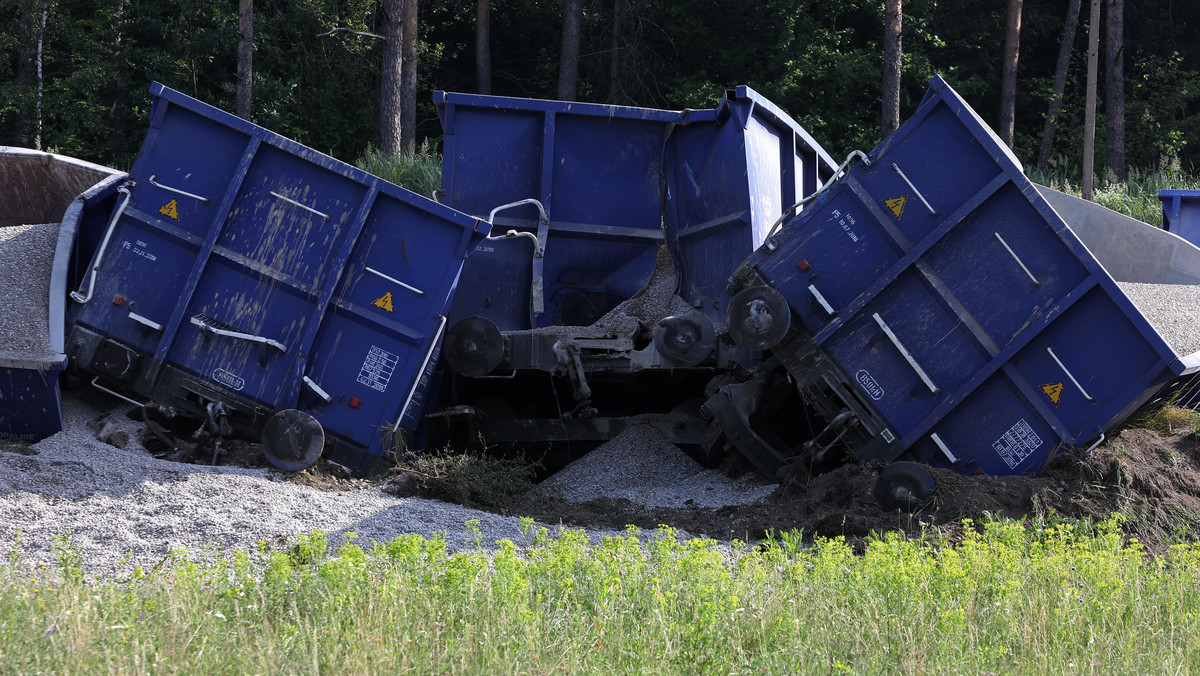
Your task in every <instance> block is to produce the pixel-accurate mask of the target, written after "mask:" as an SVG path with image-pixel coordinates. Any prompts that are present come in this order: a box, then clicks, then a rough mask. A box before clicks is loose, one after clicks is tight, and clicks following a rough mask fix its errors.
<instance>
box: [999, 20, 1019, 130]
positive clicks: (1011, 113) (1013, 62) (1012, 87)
mask: <svg viewBox="0 0 1200 676" xmlns="http://www.w3.org/2000/svg"><path fill="white" fill-rule="evenodd" d="M1021 3H1022V0H1008V23H1007V24H1006V25H1005V29H1004V63H1003V69H1002V71H1001V74H1000V140H1002V141H1004V143H1005V144H1006V145H1008V147H1009V148H1011V147H1012V146H1013V134H1014V128H1013V127H1014V125H1013V122H1014V120H1015V118H1016V113H1017V60H1018V59H1019V58H1020V53H1021Z"/></svg>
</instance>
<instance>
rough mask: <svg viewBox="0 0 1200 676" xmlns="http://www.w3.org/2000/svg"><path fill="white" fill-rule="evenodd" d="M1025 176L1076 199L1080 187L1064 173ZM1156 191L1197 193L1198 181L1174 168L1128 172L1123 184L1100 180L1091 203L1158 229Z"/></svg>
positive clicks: (1160, 220)
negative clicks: (1193, 191)
mask: <svg viewBox="0 0 1200 676" xmlns="http://www.w3.org/2000/svg"><path fill="white" fill-rule="evenodd" d="M1028 175H1029V179H1030V180H1031V181H1033V182H1034V183H1040V184H1042V185H1045V186H1048V187H1050V188H1054V189H1055V190H1061V191H1062V192H1065V193H1068V194H1071V195H1075V196H1076V197H1078V196H1079V194H1080V191H1081V187H1080V185H1079V184H1078V183H1075V182H1072V179H1071V178H1070V177H1069V176H1068V175H1067V174H1065V173H1063V172H1054V171H1050V172H1046V173H1039V172H1038V171H1036V170H1030V171H1029V173H1028ZM1076 180H1077V179H1076ZM1159 190H1200V178H1197V177H1196V176H1194V175H1192V174H1190V173H1187V172H1184V171H1182V170H1181V169H1180V168H1179V167H1178V166H1177V165H1168V166H1167V167H1166V168H1164V169H1161V170H1157V171H1147V170H1142V169H1131V170H1130V171H1129V174H1128V176H1127V177H1126V180H1125V182H1124V183H1117V182H1116V181H1113V180H1105V179H1103V178H1101V179H1099V180H1098V181H1097V184H1096V189H1095V197H1094V201H1095V202H1096V204H1099V205H1101V206H1104V207H1108V208H1109V209H1112V210H1113V211H1116V212H1118V213H1121V214H1125V215H1126V216H1129V217H1131V218H1136V219H1137V220H1139V221H1142V222H1143V223H1149V224H1150V225H1153V226H1156V227H1160V228H1161V227H1163V217H1162V202H1161V201H1159V199H1158V191H1159Z"/></svg>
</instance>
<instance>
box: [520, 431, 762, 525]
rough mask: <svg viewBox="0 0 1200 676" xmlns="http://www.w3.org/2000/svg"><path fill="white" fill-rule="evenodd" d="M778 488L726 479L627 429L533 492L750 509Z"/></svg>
mask: <svg viewBox="0 0 1200 676" xmlns="http://www.w3.org/2000/svg"><path fill="white" fill-rule="evenodd" d="M778 487H779V484H778V483H773V482H770V481H768V480H767V479H766V478H764V477H762V476H760V475H759V474H758V473H756V472H752V473H750V474H747V475H746V476H743V477H741V478H739V479H730V478H729V477H727V476H726V475H725V474H723V473H722V472H719V471H716V470H708V469H705V468H704V467H703V466H702V465H701V464H700V463H698V462H696V461H695V460H693V459H692V457H691V456H689V455H688V454H686V453H684V452H683V451H681V450H680V449H679V448H678V447H677V446H675V445H674V444H672V443H670V442H669V441H667V439H666V437H664V436H663V434H662V432H660V431H658V430H657V429H655V428H653V427H650V426H648V425H638V426H635V427H630V428H629V429H627V430H625V431H624V432H622V433H621V434H619V435H617V436H616V437H613V438H612V439H610V440H609V441H608V442H606V443H604V444H603V445H601V446H599V447H597V448H596V449H594V450H592V451H591V452H589V453H588V454H587V455H585V456H583V457H582V458H580V459H578V460H576V461H575V462H573V463H571V464H570V465H567V466H566V467H564V468H563V469H562V470H560V471H558V472H557V473H555V474H554V475H553V476H551V477H550V478H548V479H546V480H545V481H543V482H542V483H541V484H539V485H538V486H537V488H536V489H534V490H535V491H536V492H539V493H542V494H545V495H552V496H556V497H561V498H563V499H564V500H568V501H571V502H588V501H591V500H595V499H597V498H601V497H607V498H625V499H626V500H629V501H631V502H634V503H637V504H639V505H645V506H646V507H679V508H682V507H706V508H717V507H724V506H727V505H748V504H751V503H754V502H758V501H759V500H762V499H763V498H766V497H767V496H769V495H770V494H771V493H773V492H774V491H775V489H776V488H778Z"/></svg>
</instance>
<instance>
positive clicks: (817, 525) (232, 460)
mask: <svg viewBox="0 0 1200 676" xmlns="http://www.w3.org/2000/svg"><path fill="white" fill-rule="evenodd" d="M0 450H4V451H10V452H16V453H22V452H29V450H27V444H24V443H22V442H18V441H15V440H5V441H3V442H0ZM164 451H166V449H160V450H159V454H160V456H162V457H171V458H172V459H178V460H183V461H189V462H196V463H200V464H209V463H210V462H211V461H212V460H211V447H204V446H203V445H202V446H200V447H198V446H197V445H196V444H192V443H180V444H179V446H178V447H177V449H176V450H173V451H171V452H164ZM217 463H218V464H229V465H238V466H248V467H265V466H267V463H266V461H265V459H264V457H263V455H262V452H261V448H260V447H259V446H258V444H253V443H248V442H243V441H234V440H223V441H222V442H221V452H220V453H219V455H218V459H217ZM880 469H882V466H881V465H869V464H849V465H844V466H842V467H839V468H837V469H835V470H833V471H831V472H828V473H825V474H820V475H816V476H812V477H798V478H796V479H794V480H793V481H790V482H788V483H786V484H784V485H781V486H780V488H779V489H778V490H777V491H775V493H774V494H773V495H771V496H770V497H769V498H768V499H766V500H764V501H763V502H761V503H758V504H754V505H747V506H728V507H722V508H719V509H705V508H696V507H687V508H683V509H661V508H648V507H645V506H642V505H638V504H635V503H633V502H630V501H628V500H623V499H603V498H602V499H599V500H594V501H592V502H587V503H571V502H567V501H565V500H562V499H557V498H545V497H541V498H523V499H520V500H517V501H515V502H512V503H511V504H508V505H506V506H505V507H504V508H502V509H498V510H496V511H498V512H500V513H502V514H505V515H521V516H531V517H533V518H535V519H537V520H538V521H541V522H543V523H549V524H563V525H567V526H591V527H611V528H623V527H625V526H626V525H634V526H638V527H640V528H644V529H649V528H655V527H657V526H659V525H668V526H672V527H674V528H678V529H680V530H683V531H686V532H687V533H690V534H691V535H695V536H708V537H713V538H718V539H731V538H737V539H741V540H744V541H750V540H757V539H761V538H762V537H764V536H765V535H766V534H767V533H769V532H782V531H788V530H792V529H798V530H800V531H802V532H803V533H804V535H805V536H806V537H813V536H823V537H837V536H844V537H845V538H846V539H847V540H849V541H850V542H852V543H860V542H862V540H863V539H864V538H866V537H867V536H868V535H870V534H871V533H882V532H885V531H890V530H902V531H905V532H907V533H909V534H913V535H916V534H920V533H922V532H924V533H938V534H941V535H944V536H948V537H951V538H953V537H954V535H955V533H956V532H958V531H960V530H961V528H962V525H961V524H962V520H963V519H973V520H975V521H980V520H984V519H988V518H991V517H1008V518H1012V519H1017V520H1025V521H1027V522H1029V523H1036V522H1037V521H1038V520H1053V519H1056V518H1075V519H1090V520H1092V521H1102V520H1104V519H1107V518H1109V517H1110V516H1111V515H1112V514H1114V513H1120V514H1121V515H1122V516H1124V517H1125V518H1126V524H1125V527H1126V530H1127V532H1128V533H1129V535H1130V536H1131V537H1136V538H1138V539H1139V540H1140V541H1141V542H1142V543H1143V544H1144V545H1145V547H1146V548H1147V550H1148V551H1151V552H1160V551H1162V550H1163V549H1164V548H1165V547H1166V546H1168V545H1169V544H1170V543H1172V542H1179V541H1191V540H1200V441H1198V440H1197V437H1196V435H1194V434H1192V433H1191V432H1175V433H1158V432H1155V431H1152V430H1149V429H1144V428H1129V429H1125V430H1122V431H1121V432H1120V433H1118V434H1116V435H1115V436H1113V437H1111V438H1110V439H1109V440H1108V441H1107V442H1106V443H1105V444H1103V445H1101V446H1100V447H1098V448H1096V450H1094V451H1092V452H1091V453H1088V454H1086V455H1085V454H1078V453H1070V454H1065V455H1061V456H1058V457H1057V458H1055V459H1054V460H1052V461H1051V463H1050V466H1049V467H1048V468H1047V469H1046V471H1044V472H1043V473H1042V474H1041V475H1039V476H1036V477H1026V476H1020V477H986V476H970V477H968V476H962V475H959V474H956V473H954V472H951V471H948V470H940V469H935V470H932V471H931V473H932V474H933V476H934V479H935V480H936V482H937V487H938V489H937V498H936V500H935V502H934V503H933V505H931V506H930V507H929V508H926V509H925V510H923V511H920V512H917V513H915V514H907V513H902V512H899V511H892V512H887V511H884V510H883V509H881V508H880V507H879V506H878V505H877V504H876V502H875V499H874V497H873V494H872V491H873V487H874V485H875V479H876V477H877V476H878V475H879V471H880ZM744 471H753V470H747V466H746V465H744V464H737V465H736V466H734V467H731V468H730V469H729V472H730V474H736V473H738V472H744ZM281 474H283V475H284V476H287V477H289V478H290V480H291V481H294V482H296V483H300V484H305V485H310V486H314V487H317V488H320V489H322V490H328V491H348V490H356V489H361V488H366V487H371V486H381V485H384V484H387V483H388V482H389V481H390V482H391V484H392V485H390V486H385V489H386V490H389V492H393V493H396V494H408V495H411V494H420V493H421V490H420V488H419V486H420V484H419V482H408V484H407V487H405V486H403V485H400V484H398V483H397V479H396V478H395V477H394V476H393V477H391V478H387V477H384V478H374V479H355V478H352V477H350V476H348V475H346V473H345V472H344V471H342V470H341V469H340V468H338V467H337V466H335V465H330V464H328V463H324V462H319V463H318V464H317V465H316V466H314V467H313V468H310V469H308V470H305V471H303V472H294V473H281Z"/></svg>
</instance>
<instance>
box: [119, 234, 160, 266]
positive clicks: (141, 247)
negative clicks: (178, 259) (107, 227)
mask: <svg viewBox="0 0 1200 676" xmlns="http://www.w3.org/2000/svg"><path fill="white" fill-rule="evenodd" d="M148 246H150V245H149V244H147V243H146V242H143V241H142V240H140V239H139V240H135V241H133V242H130V241H129V240H125V241H124V242H122V243H121V248H122V249H126V250H129V251H132V252H133V255H135V256H141V257H142V258H145V259H146V260H148V261H150V262H151V263H153V262H155V261H157V260H158V256H155V255H154V254H152V253H150V252H149V251H146V247H148Z"/></svg>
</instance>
